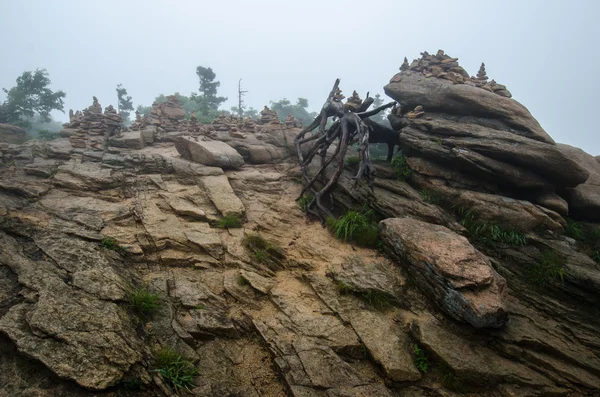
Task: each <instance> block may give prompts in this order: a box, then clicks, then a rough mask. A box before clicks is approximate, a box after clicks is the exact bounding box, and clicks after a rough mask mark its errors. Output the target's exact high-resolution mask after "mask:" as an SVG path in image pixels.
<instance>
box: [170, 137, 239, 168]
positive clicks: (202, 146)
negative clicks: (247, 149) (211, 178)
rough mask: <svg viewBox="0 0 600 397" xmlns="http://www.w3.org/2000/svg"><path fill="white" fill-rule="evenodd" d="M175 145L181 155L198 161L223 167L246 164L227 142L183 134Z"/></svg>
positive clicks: (235, 166) (236, 166)
mask: <svg viewBox="0 0 600 397" xmlns="http://www.w3.org/2000/svg"><path fill="white" fill-rule="evenodd" d="M175 147H176V148H177V151H178V152H179V154H180V155H181V157H183V158H184V159H186V160H189V161H193V162H196V163H200V164H204V165H209V166H215V167H222V168H239V167H241V166H243V165H244V159H243V158H242V156H241V155H240V154H239V153H238V152H237V151H236V150H235V149H234V148H232V147H231V146H229V145H228V144H226V143H225V142H221V141H213V140H202V139H197V138H192V137H189V136H181V137H178V138H177V139H176V140H175Z"/></svg>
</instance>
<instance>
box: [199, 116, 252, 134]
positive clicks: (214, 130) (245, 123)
mask: <svg viewBox="0 0 600 397" xmlns="http://www.w3.org/2000/svg"><path fill="white" fill-rule="evenodd" d="M255 132H256V122H255V121H254V120H252V118H251V117H246V118H242V117H236V116H233V115H227V114H226V113H225V112H223V113H221V114H220V115H219V116H218V117H217V118H216V119H214V120H213V121H212V122H211V123H210V125H209V126H208V128H207V129H206V135H208V136H209V137H211V138H213V139H218V137H219V134H220V133H221V134H222V133H227V134H228V135H229V136H231V137H233V138H239V139H245V138H246V137H247V136H248V135H247V134H249V133H252V134H253V133H255Z"/></svg>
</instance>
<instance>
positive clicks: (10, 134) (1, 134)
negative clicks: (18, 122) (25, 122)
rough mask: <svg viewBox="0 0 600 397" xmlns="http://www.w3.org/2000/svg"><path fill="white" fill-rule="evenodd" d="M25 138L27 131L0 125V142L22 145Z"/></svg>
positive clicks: (13, 126) (12, 126)
mask: <svg viewBox="0 0 600 397" xmlns="http://www.w3.org/2000/svg"><path fill="white" fill-rule="evenodd" d="M26 137H27V131H25V130H24V129H23V128H21V127H17V126H15V125H10V124H0V142H3V143H22V142H24V141H25V138H26Z"/></svg>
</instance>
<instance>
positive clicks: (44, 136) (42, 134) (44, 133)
mask: <svg viewBox="0 0 600 397" xmlns="http://www.w3.org/2000/svg"><path fill="white" fill-rule="evenodd" d="M59 136H60V134H59V133H58V132H50V131H48V130H39V131H38V138H39V139H40V140H42V141H51V140H53V139H56V138H58V137H59Z"/></svg>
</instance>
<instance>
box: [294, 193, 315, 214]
mask: <svg viewBox="0 0 600 397" xmlns="http://www.w3.org/2000/svg"><path fill="white" fill-rule="evenodd" d="M314 198H315V197H314V196H313V195H309V194H305V195H303V196H302V197H300V198H299V199H298V205H300V208H302V211H306V208H307V207H308V205H309V204H310V203H311V202H312V201H313V199H314Z"/></svg>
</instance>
